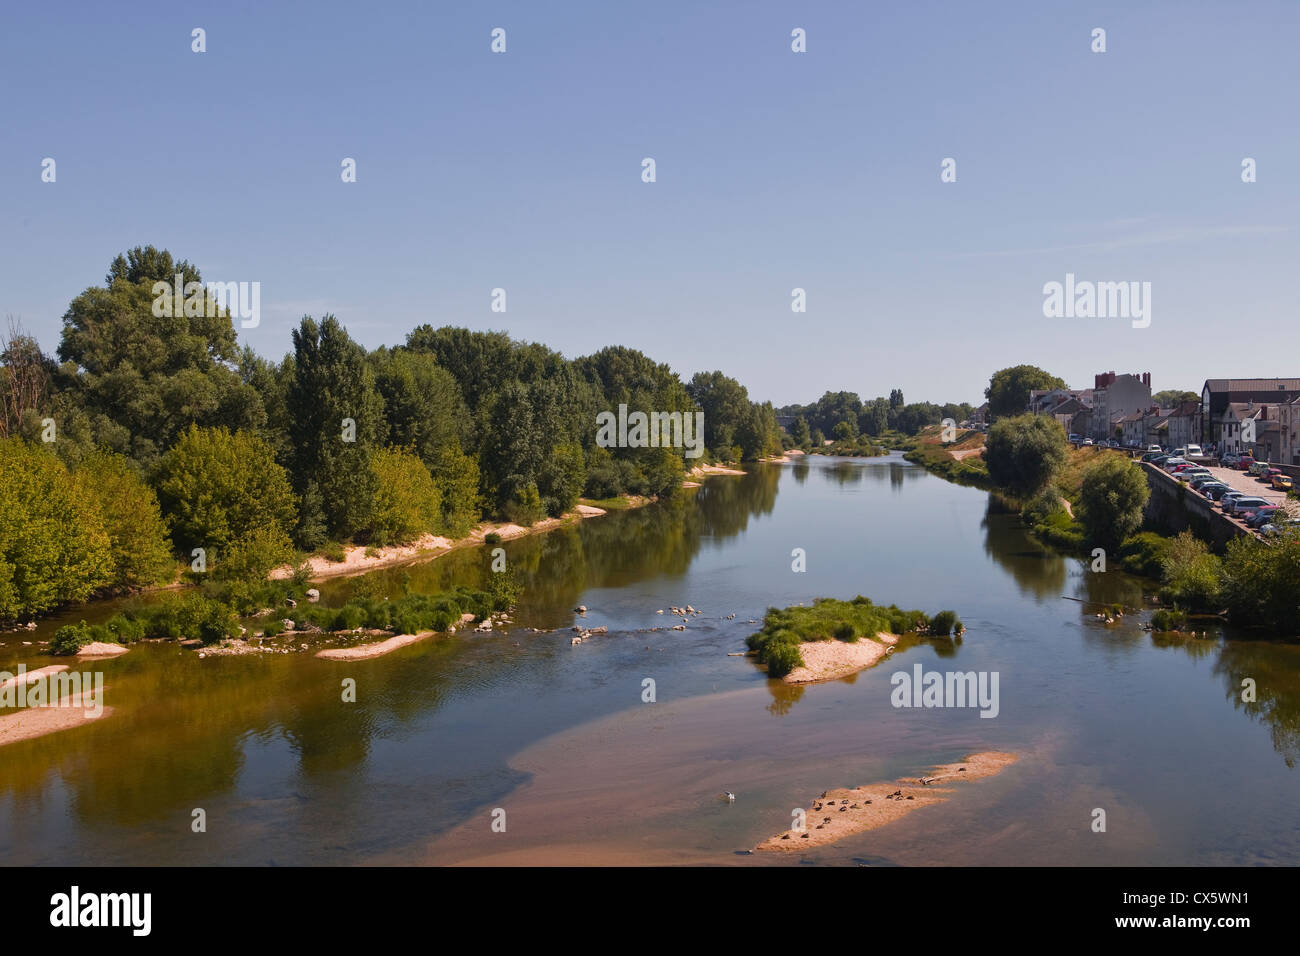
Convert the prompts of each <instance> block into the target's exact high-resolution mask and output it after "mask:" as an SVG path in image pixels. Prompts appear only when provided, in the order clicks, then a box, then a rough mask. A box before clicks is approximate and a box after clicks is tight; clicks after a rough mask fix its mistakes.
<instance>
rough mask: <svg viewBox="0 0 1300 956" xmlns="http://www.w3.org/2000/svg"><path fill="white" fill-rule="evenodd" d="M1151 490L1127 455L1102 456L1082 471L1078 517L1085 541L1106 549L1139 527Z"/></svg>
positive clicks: (1116, 547)
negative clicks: (1084, 534)
mask: <svg viewBox="0 0 1300 956" xmlns="http://www.w3.org/2000/svg"><path fill="white" fill-rule="evenodd" d="M1150 494H1151V491H1150V488H1148V486H1147V480H1146V475H1145V474H1144V473H1143V471H1142V470H1141V469H1140V468H1138V467H1137V466H1136V465H1134V464H1133V463H1132V462H1131V461H1129V460H1128V459H1127V458H1124V457H1121V456H1119V455H1104V456H1102V457H1101V458H1099V459H1098V460H1097V461H1096V462H1094V463H1093V464H1092V465H1091V466H1090V467H1089V468H1088V470H1087V471H1085V472H1084V473H1083V486H1082V489H1081V491H1080V494H1079V520H1080V521H1081V522H1082V523H1083V527H1084V531H1085V532H1086V534H1087V536H1088V541H1089V542H1090V543H1091V544H1092V545H1093V546H1094V547H1102V548H1105V549H1106V550H1107V551H1108V552H1113V551H1115V550H1116V549H1118V547H1119V545H1120V542H1122V541H1123V540H1124V539H1125V538H1127V537H1128V536H1129V535H1131V534H1132V533H1133V532H1135V531H1137V529H1138V528H1140V527H1141V526H1142V513H1143V511H1144V510H1145V509H1146V504H1147V498H1148V497H1150Z"/></svg>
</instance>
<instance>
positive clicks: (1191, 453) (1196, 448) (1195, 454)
mask: <svg viewBox="0 0 1300 956" xmlns="http://www.w3.org/2000/svg"><path fill="white" fill-rule="evenodd" d="M1183 454H1184V455H1186V456H1187V457H1188V458H1200V457H1201V456H1202V455H1204V454H1205V452H1203V451H1201V446H1200V445H1188V446H1187V451H1185V452H1183Z"/></svg>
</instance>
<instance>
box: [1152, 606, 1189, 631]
mask: <svg viewBox="0 0 1300 956" xmlns="http://www.w3.org/2000/svg"><path fill="white" fill-rule="evenodd" d="M1186 620H1187V615H1186V613H1184V612H1183V611H1179V610H1177V609H1174V610H1169V609H1168V608H1163V607H1162V608H1161V609H1160V610H1158V611H1156V613H1155V614H1153V615H1151V629H1152V630H1154V631H1176V630H1178V629H1179V628H1181V627H1182V626H1183V623H1184V622H1185V621H1186Z"/></svg>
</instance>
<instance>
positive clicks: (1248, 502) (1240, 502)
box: [1223, 495, 1268, 518]
mask: <svg viewBox="0 0 1300 956" xmlns="http://www.w3.org/2000/svg"><path fill="white" fill-rule="evenodd" d="M1267 504H1268V502H1267V501H1265V500H1264V499H1263V498H1256V497H1254V496H1252V495H1242V496H1241V497H1239V498H1231V499H1229V500H1228V501H1226V502H1224V505H1223V510H1224V512H1225V513H1227V514H1230V515H1232V516H1233V517H1235V518H1241V517H1243V516H1244V515H1245V514H1246V513H1247V512H1250V511H1258V510H1259V509H1260V508H1263V507H1264V506H1265V505H1267Z"/></svg>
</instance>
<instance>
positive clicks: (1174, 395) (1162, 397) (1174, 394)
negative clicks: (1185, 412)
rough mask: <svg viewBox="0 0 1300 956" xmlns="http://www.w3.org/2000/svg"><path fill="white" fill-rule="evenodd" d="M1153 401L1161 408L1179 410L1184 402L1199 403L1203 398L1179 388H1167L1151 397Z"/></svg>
mask: <svg viewBox="0 0 1300 956" xmlns="http://www.w3.org/2000/svg"><path fill="white" fill-rule="evenodd" d="M1151 400H1152V401H1153V402H1155V403H1156V404H1157V405H1159V406H1160V407H1161V408H1177V407H1178V406H1179V405H1181V404H1182V403H1183V402H1199V401H1200V400H1201V396H1200V395H1198V394H1197V393H1196V392H1188V391H1185V390H1183V389H1178V388H1166V389H1164V390H1163V391H1159V392H1156V393H1155V394H1154V395H1152V396H1151Z"/></svg>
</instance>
